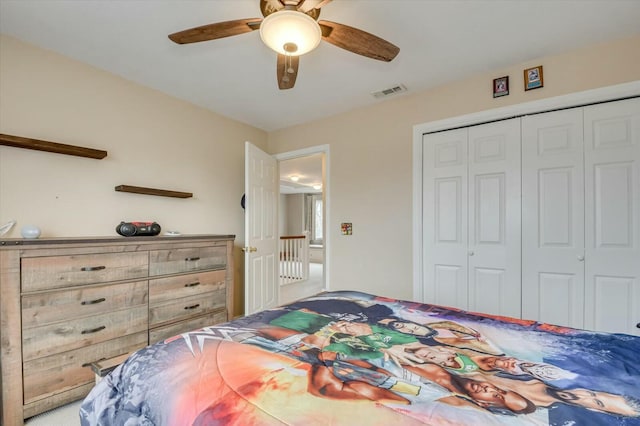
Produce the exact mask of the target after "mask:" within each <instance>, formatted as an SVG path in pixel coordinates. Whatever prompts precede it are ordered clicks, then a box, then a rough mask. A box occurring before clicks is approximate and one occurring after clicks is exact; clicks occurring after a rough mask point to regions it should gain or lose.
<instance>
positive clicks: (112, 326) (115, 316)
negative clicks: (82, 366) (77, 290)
mask: <svg viewBox="0 0 640 426" xmlns="http://www.w3.org/2000/svg"><path fill="white" fill-rule="evenodd" d="M147 321H148V307H147V305H146V304H144V305H139V306H136V307H133V308H129V309H123V310H120V311H114V312H110V313H105V314H100V315H94V316H90V317H84V318H76V319H73V320H69V321H61V322H58V323H53V324H49V325H43V326H40V327H31V328H24V329H23V331H22V357H23V359H24V360H25V361H28V360H32V359H35V358H40V357H43V356H47V355H53V354H57V353H61V352H66V351H70V350H73V349H77V348H80V347H83V346H87V345H93V344H96V343H99V342H104V341H105V340H111V339H115V338H117V337H121V336H125V335H127V334H133V333H137V332H140V331H145V330H147V327H148V323H147Z"/></svg>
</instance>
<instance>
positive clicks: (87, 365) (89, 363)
mask: <svg viewBox="0 0 640 426" xmlns="http://www.w3.org/2000/svg"><path fill="white" fill-rule="evenodd" d="M105 359H106V358H100V359H96V360H95V361H91V362H85V363H84V364H82V366H83V367H91V364H93V363H94V362H100V361H104V360H105Z"/></svg>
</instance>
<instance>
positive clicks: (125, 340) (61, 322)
mask: <svg viewBox="0 0 640 426" xmlns="http://www.w3.org/2000/svg"><path fill="white" fill-rule="evenodd" d="M234 238H235V236H234V235H191V236H172V237H165V236H157V237H127V238H125V237H96V238H49V239H37V240H25V239H5V240H0V291H1V293H0V321H1V322H0V349H1V355H2V357H1V359H0V372H1V378H2V382H1V388H0V391H1V394H2V401H1V402H2V406H1V408H2V416H1V420H2V422H1V423H2V425H5V426H11V425H21V424H23V420H24V419H25V418H28V417H31V416H33V415H35V414H39V413H41V412H44V411H47V410H50V409H52V408H55V407H58V406H60V405H63V404H66V403H68V402H71V401H75V400H78V399H81V398H83V397H84V396H85V395H86V394H87V393H88V392H89V391H90V390H91V388H92V387H93V385H94V383H95V382H94V374H93V372H92V370H91V368H90V366H91V363H93V362H96V361H99V360H105V359H110V358H114V357H117V356H119V355H122V354H126V353H131V352H133V351H136V350H138V349H140V348H143V347H144V346H146V345H148V344H149V343H154V342H157V341H159V340H162V339H164V338H167V337H170V336H173V335H175V334H179V333H182V332H185V331H188V330H192V329H197V328H200V327H203V326H206V325H211V324H215V323H220V322H224V321H226V320H227V318H232V317H233V312H231V309H232V307H233V240H234Z"/></svg>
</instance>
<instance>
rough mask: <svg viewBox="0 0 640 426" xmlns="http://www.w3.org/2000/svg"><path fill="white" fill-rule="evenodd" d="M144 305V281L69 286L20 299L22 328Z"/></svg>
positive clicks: (145, 284)
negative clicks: (64, 288)
mask: <svg viewBox="0 0 640 426" xmlns="http://www.w3.org/2000/svg"><path fill="white" fill-rule="evenodd" d="M146 303H147V281H136V282H132V283H124V284H111V285H104V286H91V287H73V288H72V289H70V290H58V291H53V292H46V293H35V294H29V295H26V296H22V327H24V328H30V327H37V326H41V325H47V324H50V323H54V322H57V321H62V320H65V321H68V320H72V319H74V318H80V317H88V316H94V315H99V314H104V313H108V312H113V311H115V310H119V309H123V308H127V307H130V306H138V305H145V304H146Z"/></svg>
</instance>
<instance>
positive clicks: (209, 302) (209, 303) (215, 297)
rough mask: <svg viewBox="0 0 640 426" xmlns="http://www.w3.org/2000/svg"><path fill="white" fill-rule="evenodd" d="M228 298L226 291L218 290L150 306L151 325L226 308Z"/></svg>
mask: <svg viewBox="0 0 640 426" xmlns="http://www.w3.org/2000/svg"><path fill="white" fill-rule="evenodd" d="M226 300H227V295H226V291H224V290H218V291H213V292H211V293H204V294H199V295H197V296H189V297H183V298H181V299H176V300H172V301H169V302H164V303H159V304H156V305H154V306H149V326H150V327H154V326H157V325H160V324H163V323H166V322H173V321H181V320H185V319H189V318H192V317H194V316H196V315H201V314H204V313H207V312H211V311H213V310H216V309H220V308H224V307H225V305H226Z"/></svg>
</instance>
